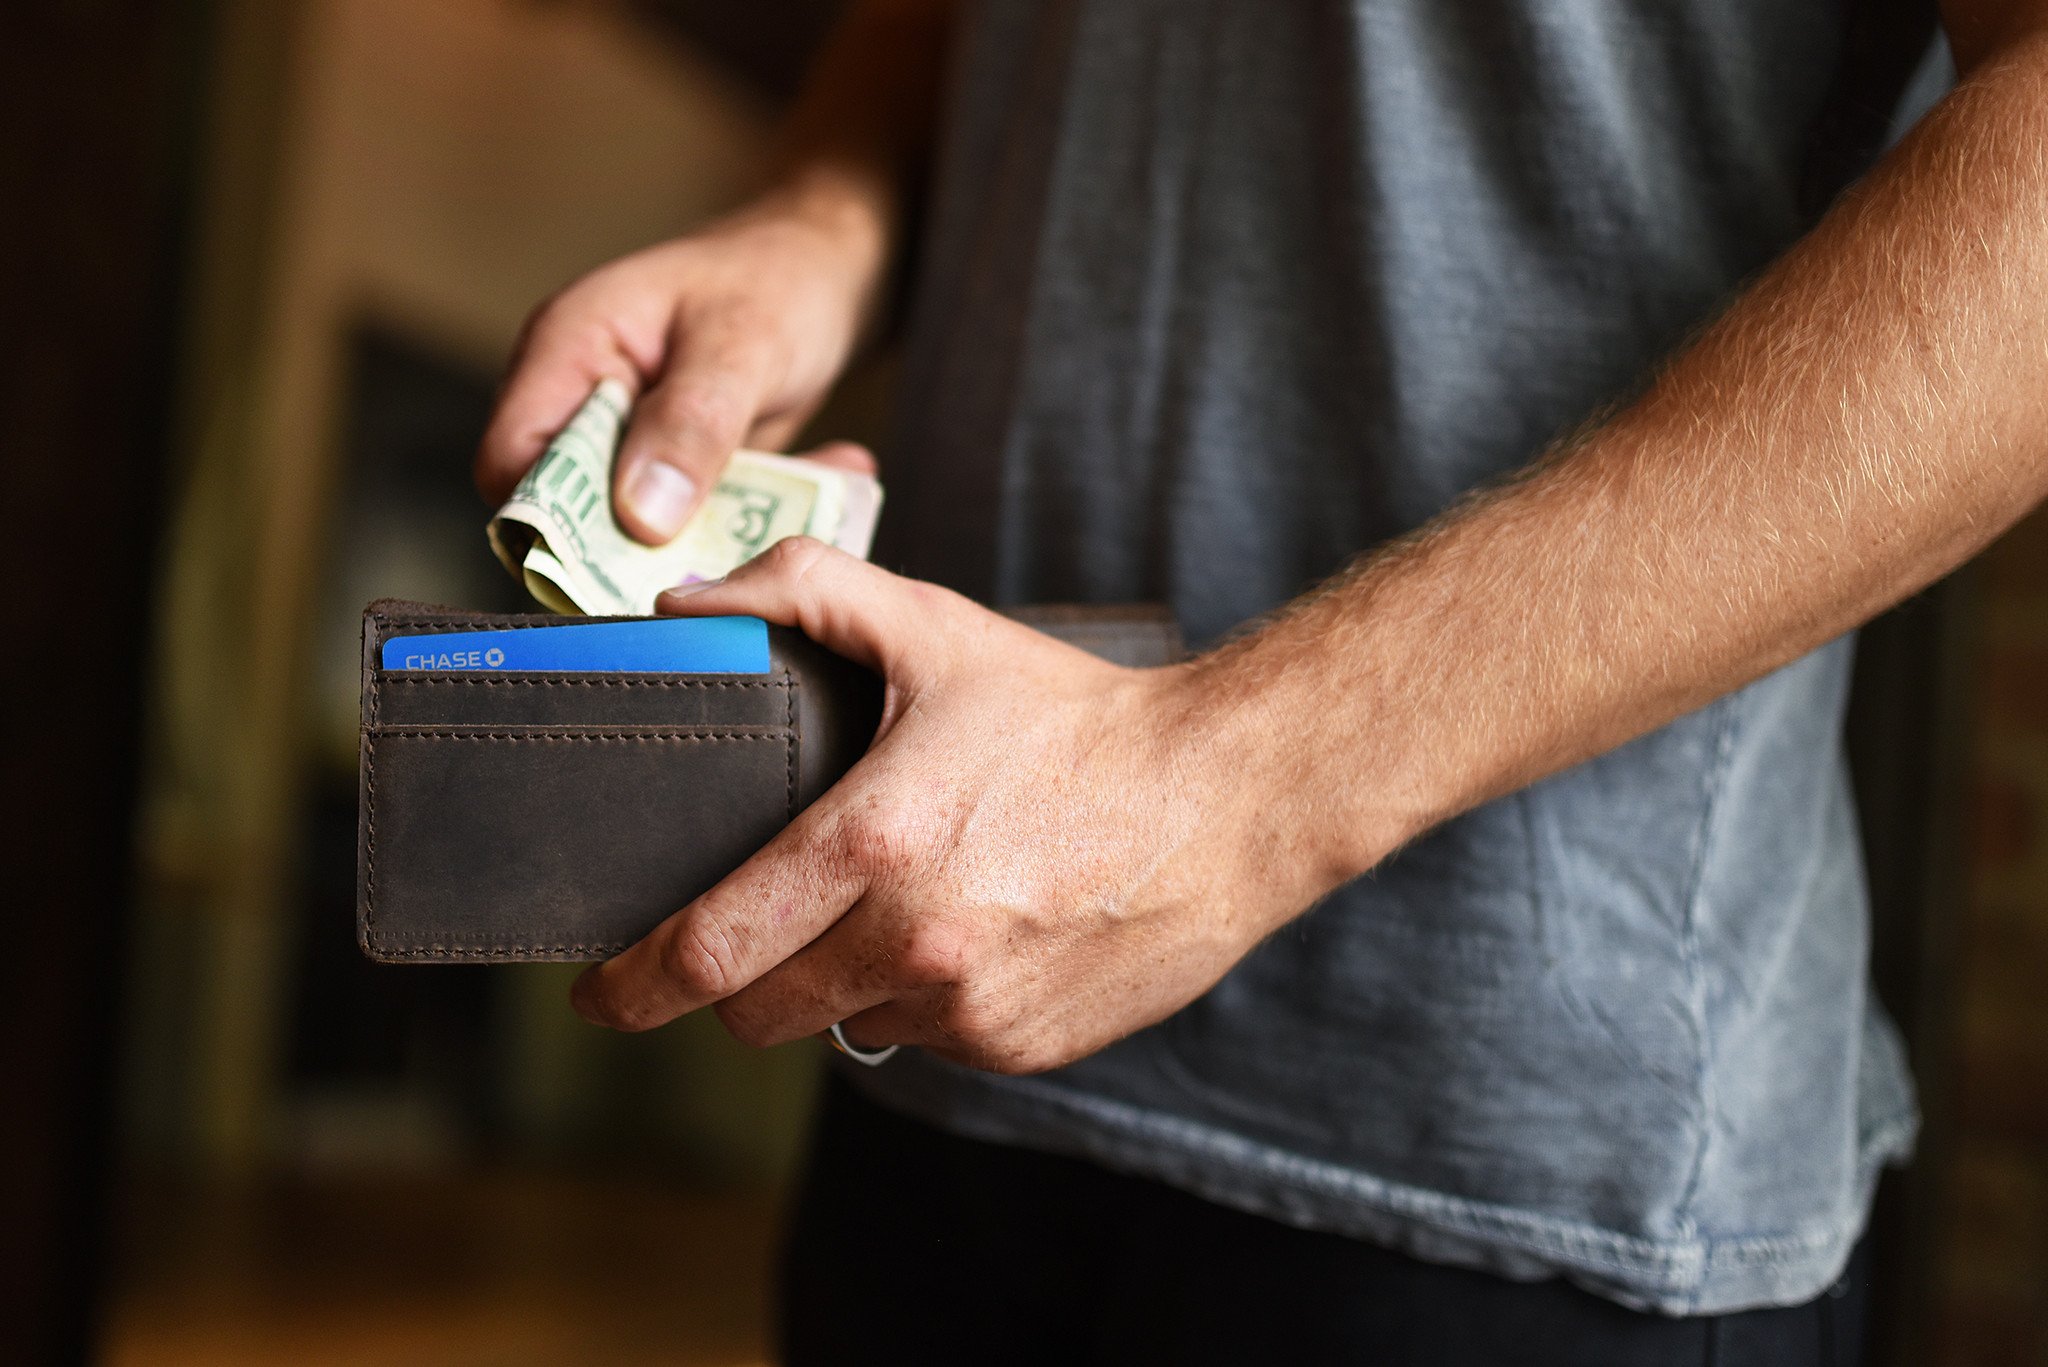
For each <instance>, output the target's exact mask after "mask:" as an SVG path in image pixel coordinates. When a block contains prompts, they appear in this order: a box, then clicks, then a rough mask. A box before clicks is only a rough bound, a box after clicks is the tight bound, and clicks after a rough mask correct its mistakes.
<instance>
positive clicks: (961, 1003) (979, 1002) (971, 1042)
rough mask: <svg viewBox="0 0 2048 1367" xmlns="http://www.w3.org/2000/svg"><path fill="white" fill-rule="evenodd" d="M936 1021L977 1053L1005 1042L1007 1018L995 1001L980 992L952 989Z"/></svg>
mask: <svg viewBox="0 0 2048 1367" xmlns="http://www.w3.org/2000/svg"><path fill="white" fill-rule="evenodd" d="M934 1024H936V1025H937V1026H938V1029H939V1033H940V1034H942V1035H944V1036H945V1037H946V1038H947V1039H949V1040H951V1041H953V1043H955V1044H958V1045H961V1046H963V1047H965V1048H967V1049H969V1050H972V1051H974V1052H976V1053H985V1052H992V1051H995V1050H997V1049H998V1048H999V1047H1000V1044H1001V1039H1002V1034H1003V1020H1002V1018H1001V1016H1000V1014H999V1013H998V1012H997V1011H996V1010H995V1009H994V1005H993V1003H991V1002H990V1001H989V1000H988V999H987V998H986V997H985V996H982V995H981V994H979V993H975V992H968V991H958V992H954V993H952V994H951V995H950V996H949V997H948V998H947V999H946V1002H945V1005H944V1006H942V1007H941V1008H940V1009H939V1013H938V1018H937V1020H936V1021H935V1022H934Z"/></svg>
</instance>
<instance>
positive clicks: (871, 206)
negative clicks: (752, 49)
mask: <svg viewBox="0 0 2048 1367" xmlns="http://www.w3.org/2000/svg"><path fill="white" fill-rule="evenodd" d="M953 10H954V2H953V0H859V3H856V4H855V5H854V6H853V7H852V9H851V10H850V12H849V13H848V14H847V16H846V18H845V19H844V20H843V21H842V22H841V23H840V25H839V27H838V29H837V30H836V31H835V32H834V34H833V36H832V37H831V39H830V40H829V41H828V42H827V44H826V46H825V48H824V50H823V52H822V53H821V54H820V55H819V57H818V60H817V62H816V64H815V65H814V66H813V68H812V71H811V74H810V77H809V79H808V80H807V81H806V83H805V86H804V90H803V93H802V94H801V96H800V97H799V98H798V101H797V103H796V106H795V108H794V109H793V110H792V111H791V113H790V115H789V118H788V120H787V122H786V123H785V125H784V127H783V129H782V134H781V138H780V150H779V152H778V155H777V157H776V161H775V166H774V170H773V172H772V175H771V177H770V180H769V183H768V186H767V188H766V189H765V191H764V192H763V194H762V196H761V198H760V199H759V200H758V201H757V202H756V203H755V204H754V205H753V206H751V207H750V209H749V211H748V212H756V213H758V212H767V213H773V214H785V213H795V214H797V215H799V216H801V217H803V218H805V219H806V220H808V221H811V222H813V223H815V224H818V225H820V226H822V227H824V228H825V229H827V232H828V235H829V237H830V238H831V239H832V240H833V241H834V242H835V243H836V244H837V246H838V248H839V249H840V250H841V251H842V253H843V255H844V265H845V267H846V270H847V274H848V278H849V280H851V281H854V282H856V283H857V286H858V288H860V290H861V291H862V293H863V294H864V295H865V296H866V297H867V299H868V300H869V301H870V303H871V302H872V300H873V299H874V298H876V297H878V296H879V295H880V293H881V290H882V286H883V284H884V282H885V281H886V280H887V278H888V275H889V273H890V270H891V268H892V266H893V264H894V263H895V261H896V260H897V259H898V257H899V256H900V254H901V251H902V246H903V236H904V225H905V222H906V220H907V218H908V206H909V205H910V203H911V201H912V199H913V198H914V196H915V194H916V192H917V186H918V183H919V182H920V180H921V179H922V177H923V173H924V167H925V163H926V161H927V159H928V158H929V155H930V150H931V144H932V140H933V136H934V125H935V121H936V118H937V107H938V92H939V84H940V80H941V75H942V67H943V58H944V48H945V43H946V38H947V33H948V30H949V28H950V25H951V20H952V14H953Z"/></svg>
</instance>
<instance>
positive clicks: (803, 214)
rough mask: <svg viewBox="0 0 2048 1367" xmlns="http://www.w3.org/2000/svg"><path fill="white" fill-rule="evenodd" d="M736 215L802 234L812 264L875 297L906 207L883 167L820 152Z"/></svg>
mask: <svg viewBox="0 0 2048 1367" xmlns="http://www.w3.org/2000/svg"><path fill="white" fill-rule="evenodd" d="M734 218H735V221H736V222H738V223H740V224H743V225H761V224H773V225H776V226H777V227H779V228H780V229H781V230H783V231H787V232H792V233H794V234H797V235H799V236H801V238H802V239H803V240H804V242H805V248H804V250H805V252H806V254H807V256H808V258H809V261H808V264H810V265H811V266H813V267H822V268H824V269H826V270H828V271H830V272H831V273H832V274H833V275H834V276H835V277H836V278H837V279H838V281H839V282H840V283H841V285H842V287H844V288H845V289H847V290H848V291H849V292H850V293H851V294H853V295H854V296H856V297H858V298H861V299H871V298H873V297H874V296H876V295H878V294H879V293H880V292H881V289H882V286H883V284H884V282H885V280H886V278H887V276H888V274H889V270H890V266H891V263H892V262H893V260H894V258H895V255H896V248H897V243H898V239H899V237H900V233H901V219H902V213H901V209H900V206H899V205H898V203H897V198H896V193H895V191H894V189H893V187H892V186H890V185H888V184H887V183H886V181H885V178H883V177H882V176H880V175H879V173H877V172H875V171H873V170H870V169H864V168H862V167H861V166H860V165H858V164H857V163H853V162H849V161H845V160H841V159H836V158H831V157H822V156H821V157H818V158H814V159H810V160H807V161H803V162H800V163H796V164H794V165H792V166H790V167H789V168H787V169H786V170H784V172H783V173H782V174H781V175H780V176H779V177H777V179H776V180H775V181H774V183H773V184H771V185H770V186H769V187H768V188H767V189H766V190H764V191H763V192H762V193H761V194H760V195H759V196H757V197H756V198H755V199H754V200H753V201H752V202H751V203H750V204H749V205H748V206H747V207H746V208H745V209H742V210H741V211H740V212H739V213H738V214H737V215H735V216H734Z"/></svg>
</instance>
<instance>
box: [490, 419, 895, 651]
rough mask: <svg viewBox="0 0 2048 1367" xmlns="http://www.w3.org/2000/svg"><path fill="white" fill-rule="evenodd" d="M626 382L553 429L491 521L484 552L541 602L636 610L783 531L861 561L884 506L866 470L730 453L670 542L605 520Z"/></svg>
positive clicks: (730, 564) (565, 607)
mask: <svg viewBox="0 0 2048 1367" xmlns="http://www.w3.org/2000/svg"><path fill="white" fill-rule="evenodd" d="M629 411H630V401H629V400H628V398H627V395H626V390H625V387H624V386H622V385H620V384H619V383H618V382H617V381H615V380H605V381H603V382H602V383H600V384H599V385H598V386H597V388H596V389H594V390H593V391H591V395H590V397H589V398H588V399H586V400H585V401H584V403H583V406H582V407H581V408H579V409H578V410H577V411H576V416H575V417H573V418H571V419H570V420H569V424H568V426H566V427H564V428H563V429H562V430H561V431H560V432H559V433H557V434H556V436H555V439H554V440H553V441H552V442H550V443H549V444H548V448H547V450H546V451H545V452H543V453H542V455H541V458H540V460H539V461H537V462H536V463H535V464H534V467H533V469H531V470H530V471H528V472H527V475H526V478H525V479H523V480H521V481H520V482H519V487H518V488H517V489H514V490H513V491H512V497H511V498H510V499H508V500H507V501H506V503H505V506H504V507H502V508H500V509H499V510H498V514H497V516H496V517H493V518H492V519H491V523H490V527H489V535H490V541H491V549H492V550H493V551H495V552H496V553H497V556H498V559H499V560H501V561H503V562H504V565H505V568H506V569H507V570H509V571H511V572H512V574H513V575H514V577H516V578H518V579H519V580H520V581H521V582H523V583H524V584H525V585H526V589H527V592H529V593H531V594H532V595H533V597H534V599H535V600H536V601H537V602H539V603H540V604H541V605H542V606H544V607H547V608H550V609H552V610H554V611H556V612H567V613H578V612H581V613H588V614H590V615H591V616H641V615H644V614H647V613H650V612H652V611H653V610H654V599H655V595H657V594H659V593H660V592H661V591H662V590H663V589H666V588H673V587H674V586H675V585H677V584H688V583H696V582H699V581H701V580H705V579H716V578H718V577H719V576H720V575H722V574H725V573H727V572H729V571H731V570H733V569H735V568H737V567H738V566H740V565H741V564H744V563H745V562H746V561H748V560H750V559H752V558H753V557H754V556H756V555H759V554H760V553H761V552H762V551H764V550H766V549H767V548H768V547H769V546H771V545H773V544H774V543H775V542H777V541H780V540H781V539H782V538H784V537H786V536H814V537H816V538H818V539H819V540H820V541H828V542H830V543H831V544H833V545H835V546H837V547H839V549H841V550H843V551H847V552H849V553H851V554H853V555H857V556H861V557H862V558H865V557H866V556H867V553H868V547H869V545H870V544H871V543H872V542H873V539H874V533H875V520H876V518H877V517H878V516H879V515H880V513H881V510H882V486H881V485H880V484H879V483H877V482H876V481H875V479H874V478H873V477H872V476H869V475H859V474H853V473H850V472H848V471H845V470H835V469H832V468H830V467H829V466H824V465H819V464H817V463H815V462H813V461H807V460H797V459H793V458H791V457H789V456H776V455H769V454H768V453H766V452H762V451H739V452H735V453H734V455H733V458H732V460H731V461H730V462H729V463H728V464H727V465H726V468H725V473H724V474H723V475H722V476H721V477H720V478H719V481H718V485H717V487H716V488H714V489H713V490H712V491H711V493H710V495H709V496H708V497H707V498H706V499H705V500H704V502H703V504H702V505H700V506H699V507H698V509H697V511H696V512H695V513H694V514H692V515H691V517H690V520H689V521H688V522H686V523H685V524H683V529H682V531H680V532H678V533H677V534H676V536H675V539H674V540H672V541H670V542H669V543H668V544H666V545H663V546H647V545H643V544H641V543H640V542H638V541H635V540H634V539H633V538H632V537H630V536H628V535H626V533H625V531H624V530H623V529H622V528H621V527H620V526H619V524H618V521H617V519H615V518H614V517H613V516H612V503H611V488H612V458H613V456H614V455H615V454H616V453H617V451H618V445H619V438H620V436H621V434H622V433H623V432H624V431H625V427H626V418H627V416H628V413H629Z"/></svg>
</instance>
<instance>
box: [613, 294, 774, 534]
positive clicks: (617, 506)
mask: <svg viewBox="0 0 2048 1367" xmlns="http://www.w3.org/2000/svg"><path fill="white" fill-rule="evenodd" d="M767 368H768V367H767V358H766V356H765V354H764V348H763V347H762V346H761V345H760V344H759V343H758V342H755V341H751V340H748V339H745V338H739V337H725V338H720V337H717V336H706V335H703V334H697V335H695V336H692V337H691V338H689V339H688V340H684V339H682V338H678V340H677V343H676V344H675V346H674V347H673V348H672V350H671V354H670V358H669V364H668V368H667V371H666V373H665V374H663V376H662V377H661V379H660V380H659V381H658V382H656V384H655V385H654V386H653V387H652V388H651V389H649V390H648V391H647V393H646V394H645V395H643V396H642V397H641V399H640V402H639V403H638V404H636V405H635V406H634V409H633V417H632V420H631V422H630V423H629V425H628V426H627V428H626V435H625V438H624V439H623V440H622V441H621V442H620V443H619V458H618V462H617V465H616V467H615V468H614V469H613V471H612V508H613V510H614V513H615V515H616V516H617V517H618V519H619V525H620V526H621V527H623V528H625V529H626V531H627V533H628V534H629V535H631V536H632V537H634V538H635V539H636V540H639V541H644V542H647V543H648V544H650V545H660V544H661V543H663V542H665V541H668V540H670V539H672V538H673V537H674V536H675V534H676V533H677V532H679V531H681V530H682V526H683V523H684V522H686V521H687V520H688V519H689V516H690V514H691V513H693V512H695V511H696V509H697V505H698V504H699V503H701V502H702V501H703V499H704V495H705V494H706V493H707V492H709V491H710V489H711V488H712V486H713V485H715V484H717V482H718V477H719V474H720V473H721V472H722V471H723V470H724V469H725V463H726V461H728V460H730V459H731V458H732V453H733V451H734V450H735V449H736V448H737V447H738V446H739V444H740V441H741V439H742V438H743V437H745V435H746V432H747V429H748V428H749V427H751V426H752V425H753V422H754V417H755V413H756V410H757V409H758V408H759V407H760V403H761V396H762V393H763V392H764V390H765V389H766V386H767V379H766V372H767Z"/></svg>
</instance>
